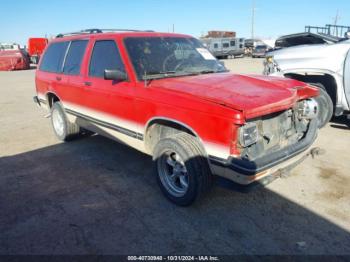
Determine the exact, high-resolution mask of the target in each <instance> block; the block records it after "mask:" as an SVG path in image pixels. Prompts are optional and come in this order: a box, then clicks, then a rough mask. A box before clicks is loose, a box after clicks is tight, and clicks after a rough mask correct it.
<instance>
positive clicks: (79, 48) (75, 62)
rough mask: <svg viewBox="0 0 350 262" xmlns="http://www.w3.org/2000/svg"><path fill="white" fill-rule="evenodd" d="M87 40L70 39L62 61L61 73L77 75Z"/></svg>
mask: <svg viewBox="0 0 350 262" xmlns="http://www.w3.org/2000/svg"><path fill="white" fill-rule="evenodd" d="M87 43H88V41H87V40H78V41H72V42H71V44H70V46H69V51H68V54H67V57H66V60H65V63H64V67H63V73H64V74H67V75H79V73H80V67H81V62H82V60H83V56H84V53H85V49H86V46H87Z"/></svg>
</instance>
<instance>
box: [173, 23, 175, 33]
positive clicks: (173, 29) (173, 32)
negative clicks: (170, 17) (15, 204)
mask: <svg viewBox="0 0 350 262" xmlns="http://www.w3.org/2000/svg"><path fill="white" fill-rule="evenodd" d="M173 33H175V24H173Z"/></svg>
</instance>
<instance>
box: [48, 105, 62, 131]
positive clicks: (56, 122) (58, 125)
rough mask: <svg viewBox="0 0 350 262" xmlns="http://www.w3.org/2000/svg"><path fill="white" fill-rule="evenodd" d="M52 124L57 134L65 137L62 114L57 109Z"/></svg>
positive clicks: (53, 113)
mask: <svg viewBox="0 0 350 262" xmlns="http://www.w3.org/2000/svg"><path fill="white" fill-rule="evenodd" d="M51 117H52V124H53V128H54V129H55V132H56V134H57V135H58V136H63V135H64V119H63V116H62V114H60V112H59V111H58V110H57V109H55V110H53V111H52V115H51Z"/></svg>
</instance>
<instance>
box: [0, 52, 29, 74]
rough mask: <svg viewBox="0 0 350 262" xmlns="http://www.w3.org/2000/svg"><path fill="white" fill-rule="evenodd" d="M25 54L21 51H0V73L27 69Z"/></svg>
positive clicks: (27, 63) (27, 60) (27, 61)
mask: <svg viewBox="0 0 350 262" xmlns="http://www.w3.org/2000/svg"><path fill="white" fill-rule="evenodd" d="M29 67H30V63H29V59H28V55H27V53H25V52H24V51H23V50H21V49H17V50H0V71H11V70H24V69H29Z"/></svg>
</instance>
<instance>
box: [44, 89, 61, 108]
mask: <svg viewBox="0 0 350 262" xmlns="http://www.w3.org/2000/svg"><path fill="white" fill-rule="evenodd" d="M46 100H47V103H48V107H49V108H51V107H52V105H53V104H54V103H55V102H57V101H61V99H60V98H59V96H58V95H57V94H56V93H54V92H52V91H49V92H47V93H46Z"/></svg>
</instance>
